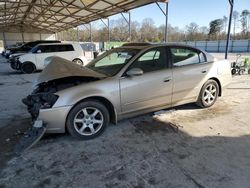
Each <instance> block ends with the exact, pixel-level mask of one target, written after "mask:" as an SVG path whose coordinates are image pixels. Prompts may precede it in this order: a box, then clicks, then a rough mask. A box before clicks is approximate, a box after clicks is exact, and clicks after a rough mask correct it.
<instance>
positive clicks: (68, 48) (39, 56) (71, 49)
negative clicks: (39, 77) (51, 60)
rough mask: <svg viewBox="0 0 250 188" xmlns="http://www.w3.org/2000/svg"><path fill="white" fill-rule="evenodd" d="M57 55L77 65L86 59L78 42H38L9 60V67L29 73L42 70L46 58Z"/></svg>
mask: <svg viewBox="0 0 250 188" xmlns="http://www.w3.org/2000/svg"><path fill="white" fill-rule="evenodd" d="M51 56H58V57H61V58H64V59H67V60H69V61H72V62H74V63H77V64H79V65H86V64H87V59H86V58H85V57H84V52H83V50H82V47H81V46H80V44H79V43H53V44H39V45H37V46H35V47H34V48H32V50H31V51H30V52H29V53H27V54H24V55H21V56H19V57H17V58H16V59H15V61H13V62H11V67H12V68H13V69H16V70H21V71H22V72H24V73H27V74H30V73H33V72H35V71H36V70H43V69H44V68H45V67H46V65H47V63H46V61H45V59H46V58H48V57H51Z"/></svg>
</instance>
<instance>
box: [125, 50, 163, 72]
mask: <svg viewBox="0 0 250 188" xmlns="http://www.w3.org/2000/svg"><path fill="white" fill-rule="evenodd" d="M132 68H140V69H142V70H143V72H152V71H157V70H161V69H165V68H167V55H166V49H165V47H159V48H154V49H150V50H149V51H147V52H145V53H144V54H142V55H141V56H140V57H139V58H138V59H137V60H135V62H133V64H132V65H131V66H130V67H129V69H132Z"/></svg>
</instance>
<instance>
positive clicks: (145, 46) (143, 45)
mask: <svg viewBox="0 0 250 188" xmlns="http://www.w3.org/2000/svg"><path fill="white" fill-rule="evenodd" d="M160 46H174V47H186V48H191V49H196V50H199V51H201V52H203V53H207V52H205V51H204V50H202V49H199V48H196V47H193V46H190V45H187V44H182V43H174V42H167V43H125V44H123V45H122V46H121V47H119V48H125V49H139V50H143V49H148V48H153V47H160Z"/></svg>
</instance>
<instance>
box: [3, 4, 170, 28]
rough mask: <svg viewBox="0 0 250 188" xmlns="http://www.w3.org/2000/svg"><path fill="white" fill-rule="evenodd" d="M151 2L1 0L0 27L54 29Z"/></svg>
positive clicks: (71, 25)
mask: <svg viewBox="0 0 250 188" xmlns="http://www.w3.org/2000/svg"><path fill="white" fill-rule="evenodd" d="M158 1H160V2H165V0H158ZM153 2H156V0H4V1H3V0H0V31H8V32H40V33H41V32H53V33H54V32H59V31H63V30H66V29H69V28H73V27H76V26H78V25H81V24H86V23H90V22H92V21H95V20H98V19H101V18H106V17H108V16H111V15H114V14H117V13H120V12H126V11H129V10H130V9H133V8H137V7H140V6H143V5H147V4H150V3H153Z"/></svg>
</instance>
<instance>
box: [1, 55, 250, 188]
mask: <svg viewBox="0 0 250 188" xmlns="http://www.w3.org/2000/svg"><path fill="white" fill-rule="evenodd" d="M234 56H235V54H233V55H232V56H231V58H232V59H233V58H234ZM2 62H3V60H2ZM38 74H39V73H37V74H33V75H23V74H20V73H18V72H14V71H12V70H11V69H10V68H9V66H8V64H7V63H1V60H0V111H1V114H0V121H1V124H0V135H1V137H0V167H1V169H0V187H25V188H26V187H138V188H139V187H164V188H165V187H199V188H203V187H220V188H221V187H222V188H223V187H225V188H229V187H250V173H249V172H250V149H249V146H250V123H249V122H250V116H249V112H250V111H249V104H250V76H249V75H243V76H236V77H234V78H233V82H232V83H231V84H230V86H229V87H228V88H227V89H226V90H225V91H224V94H223V97H222V98H220V99H219V100H218V101H217V103H216V104H215V105H214V106H213V107H212V108H209V109H200V108H198V107H196V106H195V105H192V104H189V105H183V106H180V107H176V108H172V109H167V110H164V111H161V112H158V113H157V115H154V114H153V113H151V114H146V115H144V116H140V117H135V118H132V119H128V120H124V121H121V122H119V123H118V125H110V126H109V127H108V128H107V130H106V132H105V133H104V134H103V135H102V136H100V137H98V138H96V139H93V140H89V141H78V140H75V139H73V138H72V137H71V136H69V135H68V134H59V135H46V136H45V137H44V138H43V139H42V140H41V141H39V143H38V144H37V145H35V146H34V147H33V148H31V149H30V150H28V151H26V152H25V153H23V155H22V156H15V155H14V154H13V147H14V145H15V143H16V142H17V140H18V139H19V138H20V136H21V135H22V133H23V132H24V131H25V130H26V129H27V128H28V127H29V126H30V120H29V118H28V114H27V112H26V109H25V107H24V105H22V104H21V102H20V100H21V99H22V98H23V97H24V96H26V95H27V94H28V93H29V92H30V91H31V85H32V81H33V80H34V78H35V77H36V76H37V75H38Z"/></svg>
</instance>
